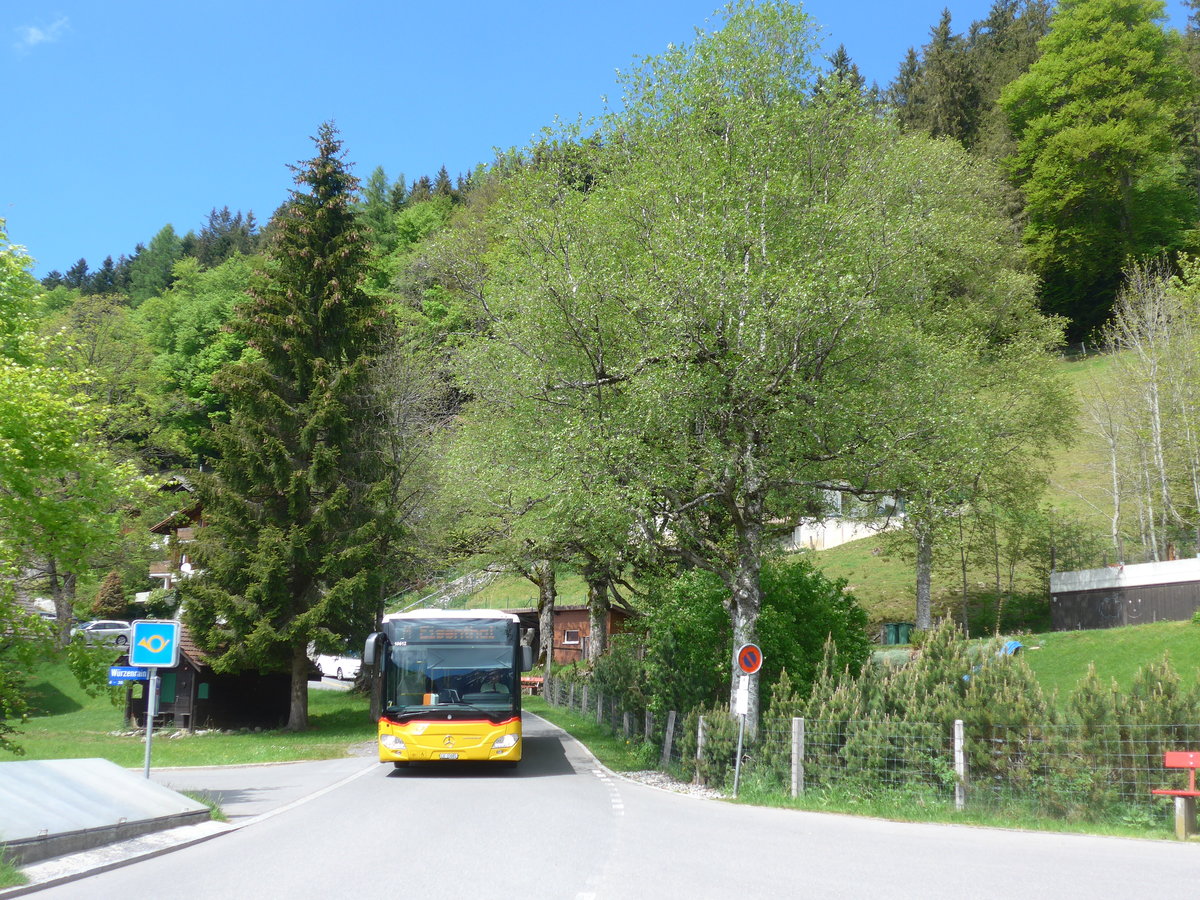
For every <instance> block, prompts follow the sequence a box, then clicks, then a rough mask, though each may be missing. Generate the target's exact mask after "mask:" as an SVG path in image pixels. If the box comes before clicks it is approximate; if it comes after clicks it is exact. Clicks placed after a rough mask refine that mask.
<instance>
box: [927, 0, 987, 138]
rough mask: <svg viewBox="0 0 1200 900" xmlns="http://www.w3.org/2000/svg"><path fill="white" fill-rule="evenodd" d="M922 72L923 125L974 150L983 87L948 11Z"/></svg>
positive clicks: (934, 33)
mask: <svg viewBox="0 0 1200 900" xmlns="http://www.w3.org/2000/svg"><path fill="white" fill-rule="evenodd" d="M922 70H923V71H922V76H923V77H922V78H921V81H920V85H919V88H918V90H919V93H920V95H921V99H922V100H923V103H922V107H923V113H924V114H923V121H921V122H920V123H919V124H920V125H921V127H923V128H924V129H925V130H926V131H928V132H929V133H930V134H931V135H933V136H934V137H952V138H957V139H958V140H959V141H960V142H961V143H962V144H963V146H965V147H970V146H971V144H973V143H974V139H975V127H976V124H977V122H978V119H979V108H980V102H979V85H978V83H977V82H976V78H975V72H974V69H973V67H972V65H971V59H970V57H969V56H968V54H967V45H966V41H964V40H963V38H962V37H961V36H960V35H956V34H955V33H954V32H953V31H952V30H951V28H950V10H948V9H945V10H942V16H941V19H939V20H938V24H937V25H936V26H935V27H934V29H933V30H932V31H931V32H930V40H929V43H928V44H926V45H925V52H924V55H923V58H922Z"/></svg>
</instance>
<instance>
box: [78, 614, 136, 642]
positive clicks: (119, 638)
mask: <svg viewBox="0 0 1200 900" xmlns="http://www.w3.org/2000/svg"><path fill="white" fill-rule="evenodd" d="M77 634H80V635H83V639H84V640H85V641H87V642H88V643H89V644H95V643H100V642H103V643H106V644H116V645H117V646H119V647H123V646H125V645H126V644H128V643H129V623H128V622H121V621H118V620H117V619H96V620H95V621H93V622H84V623H83V624H81V625H76V626H75V627H74V628H72V629H71V637H75V635H77Z"/></svg>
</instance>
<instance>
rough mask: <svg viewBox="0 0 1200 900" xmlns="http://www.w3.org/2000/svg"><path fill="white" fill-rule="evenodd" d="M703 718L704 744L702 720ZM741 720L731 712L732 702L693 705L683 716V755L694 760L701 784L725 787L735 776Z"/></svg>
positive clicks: (681, 734) (697, 776) (681, 736)
mask: <svg viewBox="0 0 1200 900" xmlns="http://www.w3.org/2000/svg"><path fill="white" fill-rule="evenodd" d="M701 719H703V721H704V730H703V741H704V746H703V747H702V748H701V747H699V742H700V739H701V731H700V721H701ZM737 736H738V721H737V718H736V717H735V716H732V715H730V713H729V704H727V703H726V704H720V703H717V704H714V705H712V706H703V707H698V708H696V709H693V710H692V711H691V712H690V713H688V714H687V716H685V717H684V719H683V731H682V732H681V733H680V735H679V752H680V754H681V756H682V757H683V759H686V760H695V764H696V778H697V779H698V780H699V781H700V783H701V784H706V785H709V786H710V787H714V788H717V789H721V788H724V787H725V785H726V784H727V783H728V782H729V781H730V780H731V779H732V778H733V766H734V762H735V759H736V756H737Z"/></svg>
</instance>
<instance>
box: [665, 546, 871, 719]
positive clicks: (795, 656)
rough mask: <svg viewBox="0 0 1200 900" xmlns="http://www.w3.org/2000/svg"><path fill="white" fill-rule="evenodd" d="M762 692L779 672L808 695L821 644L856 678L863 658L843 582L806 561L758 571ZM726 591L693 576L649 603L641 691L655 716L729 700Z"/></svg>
mask: <svg viewBox="0 0 1200 900" xmlns="http://www.w3.org/2000/svg"><path fill="white" fill-rule="evenodd" d="M761 583H762V590H763V607H762V612H761V613H760V615H759V621H758V644H759V646H761V647H762V650H763V658H764V662H763V668H762V674H761V681H760V685H761V688H760V690H761V692H762V694H763V696H764V697H765V696H766V695H767V694H769V692H770V686H771V685H773V684H774V683H775V682H776V681H778V680H779V678H780V676H781V674H782V673H783V671H784V670H785V669H786V670H787V673H788V676H789V679H790V682H791V684H792V686H793V687H794V689H795V690H796V691H797V692H798V693H799V694H801V695H807V694H808V691H809V688H810V686H811V685H812V682H813V680H814V678H815V677H816V674H817V672H818V670H819V669H820V667H821V660H822V653H823V649H824V647H825V644H826V642H827V641H831V647H832V653H833V657H832V664H833V665H834V666H836V667H837V668H838V669H839V670H841V669H848V670H849V671H850V672H851V674H855V675H856V674H858V672H859V671H861V669H862V666H863V664H864V663H865V662H866V660H867V659H868V658H869V657H870V652H871V641H870V638H869V637H868V636H867V615H866V613H865V612H864V611H863V610H862V608H861V607H860V606H859V605H858V603H857V601H856V600H855V599H854V597H853V595H851V594H849V593H848V592H847V591H846V590H845V582H843V581H833V580H830V579H829V578H827V577H826V576H825V575H823V574H822V573H821V572H820V571H819V570H817V569H816V568H815V567H814V566H813V565H812V564H811V563H810V562H808V561H807V560H806V559H803V558H800V559H794V558H793V559H786V560H782V559H781V560H768V561H767V562H766V563H765V564H764V566H763V570H762V581H761ZM728 595H729V591H728V589H727V588H726V587H725V585H724V584H723V583H722V582H721V580H720V579H719V578H717V577H716V576H715V575H712V574H710V573H708V572H698V571H692V572H687V573H685V574H683V575H681V576H680V577H679V578H677V579H675V580H674V581H672V582H670V583H668V584H666V585H664V586H662V587H660V588H659V589H658V590H657V591H654V592H653V594H652V596H651V602H650V604H648V607H649V610H650V612H649V613H648V615H647V633H646V661H645V669H646V677H645V688H644V690H645V692H646V695H647V701H648V703H649V705H650V708H651V709H652V710H653V711H654V712H655V714H656V715H660V714H663V713H665V712H666V711H667V710H671V709H674V710H678V711H680V712H684V711H687V710H690V709H694V708H696V707H698V706H714V705H715V704H717V703H718V702H720V701H721V700H722V699H724V698H726V697H728V694H729V689H730V677H731V672H730V660H731V657H732V654H733V650H734V648H733V632H732V627H731V625H730V622H729V615H728V613H727V612H726V611H725V606H724V601H725V600H726V599H727V598H728Z"/></svg>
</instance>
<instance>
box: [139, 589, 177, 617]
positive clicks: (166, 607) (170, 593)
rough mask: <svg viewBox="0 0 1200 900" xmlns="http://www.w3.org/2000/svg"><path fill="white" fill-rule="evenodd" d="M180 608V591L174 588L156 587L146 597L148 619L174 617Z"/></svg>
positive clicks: (146, 615)
mask: <svg viewBox="0 0 1200 900" xmlns="http://www.w3.org/2000/svg"><path fill="white" fill-rule="evenodd" d="M178 610H179V591H177V590H175V589H174V588H155V589H154V590H152V591H151V592H150V596H149V597H147V598H146V607H145V618H147V619H173V618H175V613H176V612H178Z"/></svg>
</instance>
